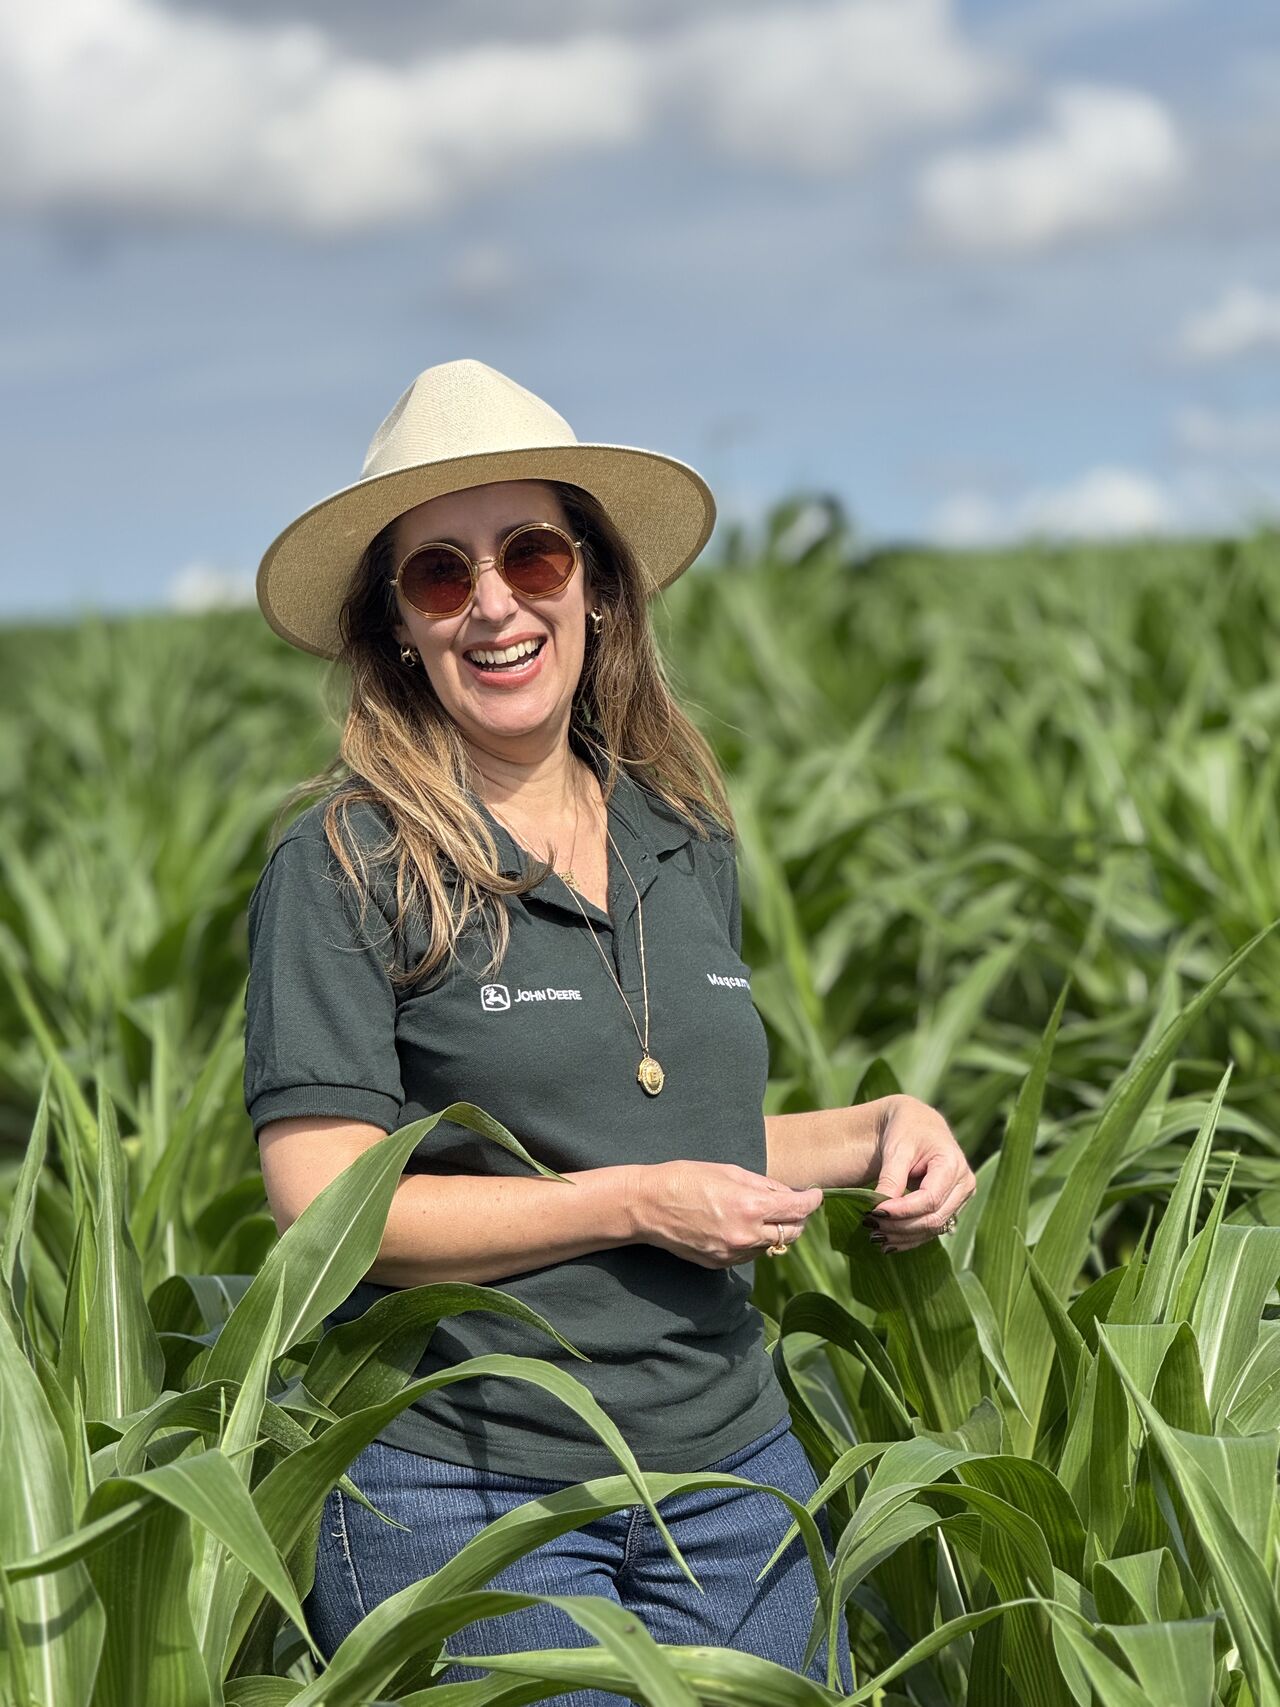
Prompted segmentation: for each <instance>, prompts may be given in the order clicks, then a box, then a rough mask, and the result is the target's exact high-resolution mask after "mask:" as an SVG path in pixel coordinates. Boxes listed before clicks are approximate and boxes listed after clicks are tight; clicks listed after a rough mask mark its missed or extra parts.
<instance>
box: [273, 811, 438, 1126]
mask: <svg viewBox="0 0 1280 1707" xmlns="http://www.w3.org/2000/svg"><path fill="white" fill-rule="evenodd" d="M247 922H248V936H249V979H248V983H247V985H246V987H245V1062H244V1100H245V1107H246V1109H247V1110H248V1113H249V1118H250V1120H251V1121H252V1122H253V1132H254V1137H255V1138H256V1137H257V1136H258V1133H259V1130H260V1128H261V1127H263V1126H265V1125H266V1123H267V1122H268V1121H271V1120H283V1119H287V1118H290V1117H292V1116H297V1115H316V1116H325V1115H328V1116H333V1117H335V1118H338V1119H345V1120H360V1121H367V1122H368V1123H369V1124H371V1125H375V1126H381V1127H382V1128H383V1130H384V1131H387V1132H391V1131H394V1130H395V1128H396V1126H397V1124H398V1121H399V1114H400V1110H401V1108H402V1107H403V1105H404V1100H405V1097H404V1087H403V1084H402V1081H401V1073H400V1059H399V1055H398V1053H397V1050H396V994H395V989H394V986H393V985H392V983H391V979H390V975H389V964H390V963H391V962H392V946H391V939H390V935H389V924H388V919H387V915H386V913H385V912H384V910H383V908H382V907H381V906H380V905H379V904H378V902H377V900H376V898H375V899H371V900H370V902H369V903H368V905H367V908H366V913H365V921H364V925H363V927H361V924H360V910H359V903H358V900H357V898H356V896H355V895H354V894H353V893H352V892H351V886H350V884H349V883H348V882H347V880H346V879H345V877H344V874H343V871H342V867H341V866H340V865H339V863H338V861H337V859H336V857H335V856H334V855H333V853H332V851H331V849H330V848H329V844H328V842H327V840H326V839H325V836H324V833H323V830H321V829H319V828H318V827H309V828H308V829H306V830H294V831H291V832H290V833H289V834H288V835H287V836H286V838H285V839H284V841H282V842H281V843H280V845H279V846H278V847H277V848H276V850H275V852H274V853H273V854H272V856H271V858H270V859H269V860H268V861H267V864H266V866H265V867H264V869H263V872H262V875H261V876H260V877H259V879H258V882H257V885H256V886H255V888H254V891H253V894H252V895H251V897H250V899H249V906H248V915H247Z"/></svg>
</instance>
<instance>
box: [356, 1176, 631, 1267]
mask: <svg viewBox="0 0 1280 1707" xmlns="http://www.w3.org/2000/svg"><path fill="white" fill-rule="evenodd" d="M637 1167H638V1164H636V1165H633V1164H622V1165H620V1166H616V1167H603V1168H586V1169H583V1170H581V1171H580V1172H576V1173H566V1174H565V1176H564V1177H565V1179H566V1180H568V1181H571V1182H572V1183H571V1184H568V1185H565V1184H562V1183H561V1182H560V1181H559V1180H553V1179H539V1178H533V1179H526V1178H522V1177H520V1176H518V1175H511V1176H508V1175H500V1176H496V1177H495V1176H491V1175H487V1174H427V1173H414V1174H406V1175H405V1176H404V1178H403V1179H402V1180H401V1181H400V1184H399V1185H398V1186H397V1187H396V1192H395V1196H394V1198H393V1199H392V1202H391V1210H390V1213H389V1214H388V1216H387V1226H386V1232H385V1234H384V1235H383V1240H382V1244H381V1246H380V1247H379V1250H378V1255H377V1259H376V1260H375V1262H374V1263H373V1266H372V1267H371V1268H370V1269H369V1271H368V1275H367V1278H368V1279H369V1280H372V1281H376V1282H377V1283H378V1284H379V1285H382V1286H422V1285H425V1284H427V1283H428V1282H430V1281H439V1280H466V1281H470V1282H472V1283H473V1284H474V1285H477V1286H486V1285H489V1284H491V1283H495V1282H499V1281H501V1280H503V1279H504V1278H505V1277H507V1276H508V1275H512V1274H520V1273H523V1272H524V1271H525V1270H526V1269H532V1268H542V1267H544V1266H545V1265H547V1264H549V1263H556V1262H564V1261H567V1260H568V1258H570V1257H578V1256H583V1255H585V1254H586V1253H587V1252H589V1251H599V1250H607V1249H610V1248H612V1247H613V1246H615V1245H626V1244H631V1243H632V1242H633V1241H634V1240H635V1239H636V1237H637V1231H638V1224H637V1220H636V1199H637V1185H638V1180H637Z"/></svg>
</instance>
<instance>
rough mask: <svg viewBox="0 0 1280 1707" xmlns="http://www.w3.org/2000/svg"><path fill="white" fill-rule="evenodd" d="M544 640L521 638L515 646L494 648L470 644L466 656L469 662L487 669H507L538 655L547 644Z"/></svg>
mask: <svg viewBox="0 0 1280 1707" xmlns="http://www.w3.org/2000/svg"><path fill="white" fill-rule="evenodd" d="M545 643H546V642H545V639H543V640H520V641H517V642H516V644H515V645H514V646H504V647H502V648H500V649H499V650H494V649H493V648H491V647H487V646H469V647H468V648H467V650H466V653H465V656H466V659H467V661H468V663H471V664H479V665H480V667H481V668H482V669H485V670H505V669H509V668H510V667H511V666H512V665H513V664H522V663H523V662H524V661H525V659H526V658H533V657H536V656H537V654H538V653H539V652H540V651H541V650H542V648H543V646H544V645H545Z"/></svg>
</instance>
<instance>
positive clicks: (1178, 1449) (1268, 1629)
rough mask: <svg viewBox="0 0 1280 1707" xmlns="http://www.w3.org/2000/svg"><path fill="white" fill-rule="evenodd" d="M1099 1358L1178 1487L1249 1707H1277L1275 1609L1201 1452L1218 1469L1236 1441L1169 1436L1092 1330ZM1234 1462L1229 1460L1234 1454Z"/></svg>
mask: <svg viewBox="0 0 1280 1707" xmlns="http://www.w3.org/2000/svg"><path fill="white" fill-rule="evenodd" d="M1098 1340H1099V1344H1100V1346H1101V1348H1102V1350H1103V1351H1104V1352H1105V1354H1106V1355H1107V1357H1108V1358H1110V1359H1111V1361H1112V1363H1113V1365H1114V1367H1115V1368H1116V1370H1117V1371H1118V1372H1119V1374H1120V1377H1121V1379H1122V1380H1123V1382H1124V1384H1125V1386H1126V1387H1127V1388H1128V1391H1129V1396H1130V1398H1131V1399H1132V1401H1133V1403H1134V1405H1135V1407H1136V1408H1137V1411H1138V1414H1139V1416H1140V1417H1141V1419H1142V1422H1143V1424H1144V1426H1145V1427H1146V1430H1147V1434H1148V1436H1149V1438H1150V1440H1151V1442H1152V1444H1153V1445H1154V1447H1155V1450H1156V1451H1157V1453H1158V1454H1159V1457H1160V1460H1161V1462H1162V1463H1163V1465H1164V1468H1165V1470H1166V1472H1167V1473H1168V1475H1169V1478H1170V1480H1171V1481H1172V1482H1173V1483H1174V1484H1175V1486H1176V1487H1177V1490H1178V1493H1179V1495H1180V1496H1181V1498H1182V1500H1183V1502H1184V1504H1185V1506H1186V1509H1187V1512H1188V1515H1189V1518H1190V1521H1191V1523H1192V1525H1193V1527H1194V1530H1195V1533H1196V1536H1197V1538H1198V1539H1199V1541H1200V1545H1201V1546H1202V1547H1203V1549H1204V1552H1205V1556H1206V1558H1207V1559H1208V1561H1209V1565H1210V1568H1211V1569H1212V1571H1213V1577H1214V1581H1215V1583H1216V1584H1217V1589H1218V1594H1219V1596H1220V1597H1221V1600H1222V1605H1223V1610H1224V1612H1225V1614H1226V1618H1227V1622H1228V1624H1229V1625H1230V1627H1231V1634H1232V1636H1233V1637H1234V1639H1235V1643H1236V1646H1237V1647H1238V1649H1239V1650H1240V1658H1241V1663H1242V1665H1243V1667H1244V1671H1245V1675H1246V1676H1247V1677H1248V1679H1249V1687H1250V1690H1251V1691H1252V1694H1253V1698H1254V1703H1255V1707H1280V1665H1278V1662H1277V1655H1278V1654H1280V1607H1277V1604H1276V1598H1275V1593H1274V1591H1273V1589H1272V1586H1271V1582H1270V1579H1269V1577H1268V1575H1267V1572H1266V1570H1265V1568H1264V1566H1263V1563H1262V1560H1261V1558H1260V1557H1259V1555H1258V1553H1257V1551H1256V1550H1255V1548H1254V1547H1253V1546H1252V1545H1251V1544H1250V1542H1249V1540H1248V1539H1247V1538H1246V1536H1245V1534H1244V1533H1243V1532H1242V1531H1241V1529H1240V1527H1239V1525H1238V1524H1237V1523H1236V1522H1235V1521H1234V1520H1233V1518H1232V1516H1231V1512H1230V1510H1229V1508H1228V1506H1227V1505H1226V1504H1225V1503H1224V1501H1223V1499H1222V1497H1221V1495H1220V1494H1219V1492H1218V1489H1217V1487H1216V1486H1215V1484H1214V1481H1213V1479H1212V1478H1211V1476H1210V1474H1209V1473H1208V1471H1207V1469H1206V1467H1205V1464H1204V1462H1203V1460H1204V1455H1205V1448H1206V1446H1208V1445H1215V1444H1216V1448H1217V1451H1218V1456H1219V1459H1220V1461H1225V1460H1226V1457H1227V1454H1228V1452H1229V1451H1230V1449H1233V1448H1237V1447H1240V1446H1241V1445H1242V1444H1243V1442H1242V1441H1217V1442H1216V1443H1215V1442H1213V1441H1212V1440H1210V1441H1206V1440H1205V1438H1204V1437H1203V1436H1200V1435H1189V1434H1183V1433H1182V1432H1181V1431H1180V1430H1177V1429H1173V1428H1170V1426H1169V1425H1168V1423H1166V1422H1165V1420H1164V1418H1163V1417H1161V1415H1160V1414H1159V1412H1158V1411H1157V1410H1156V1409H1155V1407H1154V1406H1153V1405H1152V1404H1151V1403H1150V1401H1149V1400H1148V1399H1147V1398H1146V1397H1145V1395H1144V1394H1143V1393H1142V1392H1141V1390H1140V1389H1139V1387H1138V1386H1137V1384H1136V1383H1135V1381H1134V1380H1133V1378H1132V1376H1131V1375H1129V1373H1128V1371H1127V1370H1126V1369H1125V1367H1124V1365H1123V1363H1122V1362H1121V1361H1120V1359H1119V1357H1118V1356H1117V1355H1116V1352H1115V1349H1114V1347H1113V1345H1112V1343H1111V1339H1110V1334H1109V1331H1108V1330H1106V1329H1104V1328H1099V1330H1098ZM1258 1438H1260V1439H1262V1440H1265V1441H1266V1442H1267V1451H1268V1453H1269V1457H1270V1464H1271V1472H1270V1475H1271V1486H1270V1488H1269V1490H1268V1494H1267V1511H1268V1515H1269V1510H1270V1501H1271V1499H1272V1498H1273V1497H1274V1481H1275V1456H1276V1449H1277V1438H1278V1437H1277V1436H1275V1435H1268V1436H1262V1437H1258ZM1248 1450H1249V1464H1250V1465H1251V1466H1253V1467H1255V1468H1256V1462H1257V1454H1256V1452H1254V1451H1253V1450H1252V1449H1248ZM1232 1457H1233V1461H1234V1458H1235V1455H1234V1454H1232Z"/></svg>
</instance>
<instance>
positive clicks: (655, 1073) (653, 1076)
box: [636, 1055, 666, 1097]
mask: <svg viewBox="0 0 1280 1707" xmlns="http://www.w3.org/2000/svg"><path fill="white" fill-rule="evenodd" d="M636 1078H637V1079H639V1081H640V1085H641V1088H642V1089H643V1090H646V1091H648V1093H649V1095H650V1096H651V1097H656V1096H657V1094H658V1092H659V1091H660V1090H661V1089H662V1087H663V1084H664V1083H665V1082H666V1074H665V1073H664V1072H663V1071H662V1068H661V1067H660V1066H659V1065H658V1063H657V1062H656V1061H655V1060H654V1058H653V1056H652V1055H646V1056H645V1058H644V1060H643V1061H642V1062H641V1063H640V1065H639V1066H638V1067H637V1068H636Z"/></svg>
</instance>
